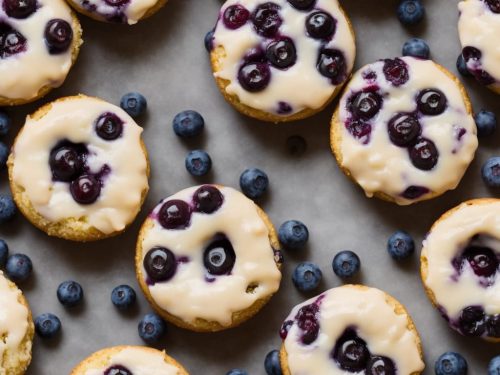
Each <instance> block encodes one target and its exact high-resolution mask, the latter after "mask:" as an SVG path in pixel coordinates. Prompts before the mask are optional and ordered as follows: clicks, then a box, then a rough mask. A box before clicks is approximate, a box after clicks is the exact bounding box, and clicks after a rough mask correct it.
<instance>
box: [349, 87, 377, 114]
mask: <svg viewBox="0 0 500 375" xmlns="http://www.w3.org/2000/svg"><path fill="white" fill-rule="evenodd" d="M381 107H382V97H381V96H380V95H379V94H377V93H376V92H372V91H366V92H364V91H361V92H359V93H357V94H356V95H354V97H353V98H352V99H351V102H350V106H349V108H350V110H351V112H352V113H353V115H354V116H356V117H357V118H361V119H363V120H369V119H371V118H372V117H373V116H375V115H376V114H377V113H378V112H379V111H380V108H381Z"/></svg>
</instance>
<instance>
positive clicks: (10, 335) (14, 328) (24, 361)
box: [0, 271, 35, 375]
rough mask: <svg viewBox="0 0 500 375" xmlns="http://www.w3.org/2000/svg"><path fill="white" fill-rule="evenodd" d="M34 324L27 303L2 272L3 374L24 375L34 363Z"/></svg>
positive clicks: (0, 361)
mask: <svg viewBox="0 0 500 375" xmlns="http://www.w3.org/2000/svg"><path fill="white" fill-rule="evenodd" d="M34 332H35V327H34V325H33V319H32V317H31V311H30V309H29V306H28V302H27V301H26V299H25V298H24V296H23V295H22V293H21V291H20V290H19V289H18V288H17V286H16V285H15V284H14V283H12V282H11V281H9V280H7V279H6V278H5V277H4V275H3V272H1V271H0V334H1V337H2V342H1V345H0V373H2V374H8V375H22V374H24V373H25V372H26V369H27V368H28V365H29V364H30V362H31V346H32V343H33V334H34Z"/></svg>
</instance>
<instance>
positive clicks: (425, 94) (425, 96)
mask: <svg viewBox="0 0 500 375" xmlns="http://www.w3.org/2000/svg"><path fill="white" fill-rule="evenodd" d="M446 105H447V99H446V95H445V94H444V93H443V92H442V91H441V90H438V89H425V90H422V91H421V92H420V93H419V94H418V97H417V108H418V109H419V111H420V112H422V113H423V114H424V115H429V116H437V115H440V114H441V113H443V112H444V110H445V109H446Z"/></svg>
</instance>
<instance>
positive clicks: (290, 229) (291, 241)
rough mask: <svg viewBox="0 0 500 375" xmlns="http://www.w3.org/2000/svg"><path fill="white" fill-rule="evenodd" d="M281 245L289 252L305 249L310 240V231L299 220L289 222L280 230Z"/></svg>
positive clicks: (282, 225)
mask: <svg viewBox="0 0 500 375" xmlns="http://www.w3.org/2000/svg"><path fill="white" fill-rule="evenodd" d="M278 238H279V241H280V243H281V244H282V245H283V247H285V248H286V249H289V250H298V249H300V248H303V247H304V246H305V244H306V243H307V240H308V239H309V231H308V230H307V227H306V226H305V224H304V223H302V222H300V221H298V220H288V221H285V222H284V223H283V224H281V226H280V228H279V230H278Z"/></svg>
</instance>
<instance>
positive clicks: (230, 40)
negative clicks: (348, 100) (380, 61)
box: [213, 0, 356, 116]
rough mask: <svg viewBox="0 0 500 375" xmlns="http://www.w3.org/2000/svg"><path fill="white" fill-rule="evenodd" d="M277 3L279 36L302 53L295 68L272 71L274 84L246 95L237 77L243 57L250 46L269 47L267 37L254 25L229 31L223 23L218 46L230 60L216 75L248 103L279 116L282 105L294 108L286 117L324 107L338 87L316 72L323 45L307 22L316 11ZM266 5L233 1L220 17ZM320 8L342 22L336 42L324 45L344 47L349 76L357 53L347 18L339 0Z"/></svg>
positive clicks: (320, 0) (323, 0)
mask: <svg viewBox="0 0 500 375" xmlns="http://www.w3.org/2000/svg"><path fill="white" fill-rule="evenodd" d="M273 2H274V3H276V4H278V5H280V7H281V11H280V15H281V17H282V19H283V24H282V25H281V27H280V34H281V35H283V36H287V37H289V38H291V39H292V40H293V41H294V43H295V48H296V50H297V62H296V63H295V65H293V66H292V67H290V68H288V69H286V70H280V69H276V68H274V67H271V82H270V84H269V86H268V87H267V88H266V89H265V90H263V91H261V92H258V93H252V92H249V91H246V90H245V89H244V88H243V87H242V86H241V85H240V84H239V82H238V78H237V77H238V71H239V68H240V66H241V63H242V59H243V57H244V56H245V54H246V53H247V52H248V50H250V49H251V48H253V47H256V46H258V45H259V44H265V41H266V39H265V38H263V37H261V36H259V35H257V33H256V32H255V31H254V29H253V25H252V22H251V21H249V22H247V24H245V25H244V26H242V27H240V28H239V29H237V30H230V29H228V28H226V27H225V26H224V24H223V22H222V20H219V22H218V24H217V26H216V28H215V34H214V42H213V46H214V48H217V47H219V46H222V47H224V51H225V54H226V57H225V58H223V59H222V61H221V68H220V70H219V71H218V72H217V73H215V77H217V78H222V79H225V80H228V81H230V84H229V85H228V86H227V87H226V92H227V93H228V94H229V95H236V96H237V97H238V99H239V101H240V102H242V103H243V104H246V105H248V106H250V107H252V108H255V109H258V110H262V111H265V112H269V113H273V114H275V115H279V113H278V112H277V109H278V103H279V102H286V103H288V104H290V105H291V107H292V112H290V113H287V114H285V115H286V116H289V115H291V114H294V113H297V112H300V111H302V110H304V109H318V108H321V107H322V106H323V105H324V104H325V103H326V102H327V101H328V99H329V98H330V97H331V96H332V95H333V93H334V91H335V89H336V88H337V87H336V86H335V85H332V83H331V80H330V79H329V78H326V77H324V76H322V75H321V74H320V73H319V72H318V70H317V68H316V64H317V61H318V55H319V50H320V48H321V46H322V44H323V43H324V42H322V41H319V40H315V39H312V38H310V37H308V36H307V34H306V29H305V23H306V18H307V16H308V15H309V14H310V13H311V12H301V11H298V10H296V9H295V8H293V7H292V6H291V5H290V4H289V3H288V1H286V0H274V1H273ZM261 3H262V1H257V0H228V1H226V2H225V3H224V5H223V7H222V10H221V14H223V13H224V10H225V9H226V8H228V7H229V6H231V5H234V4H241V5H243V6H244V7H246V8H247V9H248V10H249V11H250V13H252V12H253V11H254V9H255V8H256V7H257V5H259V4H261ZM315 9H321V10H324V11H326V12H328V13H330V14H331V15H332V16H333V17H334V18H335V19H336V20H337V31H336V32H335V35H334V38H333V40H332V41H330V42H328V43H326V44H325V45H324V46H325V47H326V48H335V49H339V50H341V51H342V52H343V53H344V56H345V58H346V67H347V75H348V76H349V74H350V72H351V71H352V68H353V65H354V58H355V54H356V52H355V42H354V36H353V35H352V33H351V29H350V27H349V24H348V20H347V19H346V17H345V15H344V13H343V12H342V10H341V9H340V6H339V3H338V1H337V0H318V1H317V4H316V6H315Z"/></svg>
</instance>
